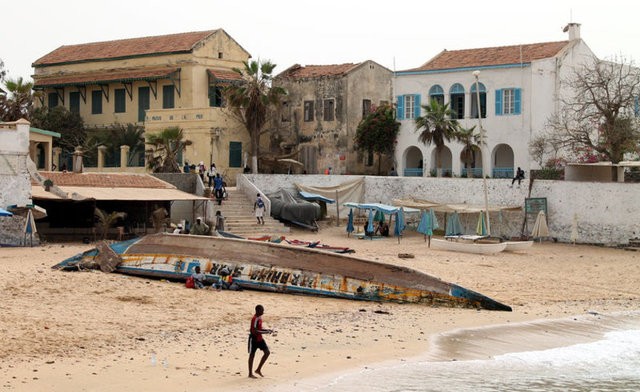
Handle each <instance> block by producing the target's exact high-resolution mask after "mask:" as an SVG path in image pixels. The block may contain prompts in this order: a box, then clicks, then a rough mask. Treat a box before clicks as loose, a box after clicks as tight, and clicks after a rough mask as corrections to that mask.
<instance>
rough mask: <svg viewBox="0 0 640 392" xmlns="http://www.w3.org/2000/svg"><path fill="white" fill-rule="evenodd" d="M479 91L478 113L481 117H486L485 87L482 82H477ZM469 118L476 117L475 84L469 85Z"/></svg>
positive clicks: (476, 99) (476, 97)
mask: <svg viewBox="0 0 640 392" xmlns="http://www.w3.org/2000/svg"><path fill="white" fill-rule="evenodd" d="M477 91H479V92H480V113H481V114H482V118H487V89H486V88H485V87H484V84H482V83H478V90H477ZM471 118H478V94H477V93H476V84H475V83H474V84H472V85H471Z"/></svg>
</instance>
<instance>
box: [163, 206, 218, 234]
mask: <svg viewBox="0 0 640 392" xmlns="http://www.w3.org/2000/svg"><path fill="white" fill-rule="evenodd" d="M188 223H189V222H185V224H184V225H183V224H182V223H178V224H177V225H176V228H175V229H174V230H173V234H193V235H209V233H210V231H209V230H210V227H209V225H207V224H206V223H205V222H204V220H203V219H202V218H201V217H198V218H196V223H194V224H193V225H191V226H190V227H189V226H188ZM214 229H215V230H216V231H224V229H225V217H224V216H223V215H222V211H220V210H218V211H216V215H215V226H214Z"/></svg>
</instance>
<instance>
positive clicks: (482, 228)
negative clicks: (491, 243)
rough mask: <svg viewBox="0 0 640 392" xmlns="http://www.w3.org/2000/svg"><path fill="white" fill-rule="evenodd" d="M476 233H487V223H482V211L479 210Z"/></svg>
mask: <svg viewBox="0 0 640 392" xmlns="http://www.w3.org/2000/svg"><path fill="white" fill-rule="evenodd" d="M476 234H477V235H483V236H484V235H487V225H486V224H485V223H484V212H482V211H480V215H478V224H477V225H476Z"/></svg>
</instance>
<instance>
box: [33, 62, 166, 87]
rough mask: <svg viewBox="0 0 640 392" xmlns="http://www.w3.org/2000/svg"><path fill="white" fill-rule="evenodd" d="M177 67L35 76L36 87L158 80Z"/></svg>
mask: <svg viewBox="0 0 640 392" xmlns="http://www.w3.org/2000/svg"><path fill="white" fill-rule="evenodd" d="M177 70H178V69H177V68H166V67H163V68H148V69H130V70H114V71H111V72H107V71H100V72H85V73H77V74H69V75H55V76H50V77H44V78H43V77H38V76H35V77H34V79H35V81H34V84H33V86H34V87H47V86H64V85H83V84H101V83H109V82H115V81H123V82H125V81H133V80H157V79H163V78H167V77H169V75H170V74H172V73H174V72H176V71H177Z"/></svg>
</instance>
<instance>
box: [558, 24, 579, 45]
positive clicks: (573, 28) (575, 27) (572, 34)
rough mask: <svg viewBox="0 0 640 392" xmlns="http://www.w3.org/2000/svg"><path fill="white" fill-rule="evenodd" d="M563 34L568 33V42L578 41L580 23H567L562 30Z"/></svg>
mask: <svg viewBox="0 0 640 392" xmlns="http://www.w3.org/2000/svg"><path fill="white" fill-rule="evenodd" d="M562 31H563V32H565V33H566V32H569V41H575V40H577V39H580V23H569V24H567V25H566V26H564V29H562Z"/></svg>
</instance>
